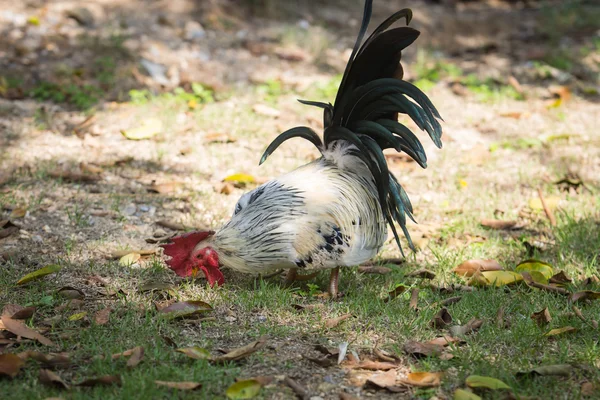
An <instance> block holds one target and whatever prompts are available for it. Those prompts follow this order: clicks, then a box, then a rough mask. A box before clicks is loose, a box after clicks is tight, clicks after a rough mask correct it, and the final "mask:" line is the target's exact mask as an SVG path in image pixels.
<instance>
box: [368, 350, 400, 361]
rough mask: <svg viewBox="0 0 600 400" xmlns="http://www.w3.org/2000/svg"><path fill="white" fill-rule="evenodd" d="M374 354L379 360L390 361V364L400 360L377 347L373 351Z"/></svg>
mask: <svg viewBox="0 0 600 400" xmlns="http://www.w3.org/2000/svg"><path fill="white" fill-rule="evenodd" d="M373 354H375V355H376V356H377V357H378V358H379V359H381V360H383V361H388V362H392V363H393V362H396V361H397V360H398V357H396V356H395V355H394V354H391V353H388V352H387V351H385V350H381V349H379V348H377V347H375V348H374V349H373Z"/></svg>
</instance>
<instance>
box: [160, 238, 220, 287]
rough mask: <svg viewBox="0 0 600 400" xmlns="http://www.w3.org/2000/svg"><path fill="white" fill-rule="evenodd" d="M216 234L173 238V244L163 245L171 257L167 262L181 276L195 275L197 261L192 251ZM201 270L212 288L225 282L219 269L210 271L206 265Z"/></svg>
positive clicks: (165, 251) (166, 253) (165, 252)
mask: <svg viewBox="0 0 600 400" xmlns="http://www.w3.org/2000/svg"><path fill="white" fill-rule="evenodd" d="M214 233H215V232H214V231H197V232H190V233H186V234H185V235H181V236H176V237H174V238H172V239H171V241H172V243H167V244H161V245H160V247H162V248H163V249H164V254H165V255H167V256H169V257H171V259H170V260H168V261H166V263H167V265H168V266H169V268H171V269H172V270H173V271H175V273H176V274H177V275H179V276H191V275H194V273H195V272H196V271H197V266H196V264H197V261H196V260H194V259H192V257H191V256H192V251H193V250H194V248H195V247H196V245H197V244H198V243H200V242H201V241H203V240H204V239H206V238H207V237H209V236H210V235H213V234H214ZM200 268H201V269H202V271H204V274H205V275H206V279H207V280H208V283H209V284H210V286H214V284H215V283H217V284H219V285H221V284H223V283H224V282H225V277H224V276H223V274H222V273H221V271H219V269H218V268H210V270H209V269H208V268H206V267H205V266H204V265H201V266H200Z"/></svg>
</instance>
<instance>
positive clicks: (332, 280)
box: [329, 267, 340, 299]
mask: <svg viewBox="0 0 600 400" xmlns="http://www.w3.org/2000/svg"><path fill="white" fill-rule="evenodd" d="M339 276H340V267H337V268H334V269H332V270H331V275H330V277H329V296H330V298H331V299H337V296H338V280H339Z"/></svg>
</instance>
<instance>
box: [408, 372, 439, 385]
mask: <svg viewBox="0 0 600 400" xmlns="http://www.w3.org/2000/svg"><path fill="white" fill-rule="evenodd" d="M442 376H444V373H443V372H411V373H409V374H408V375H407V376H406V378H405V379H400V381H401V382H402V383H404V384H406V385H410V386H417V387H433V386H439V385H440V384H441V382H442Z"/></svg>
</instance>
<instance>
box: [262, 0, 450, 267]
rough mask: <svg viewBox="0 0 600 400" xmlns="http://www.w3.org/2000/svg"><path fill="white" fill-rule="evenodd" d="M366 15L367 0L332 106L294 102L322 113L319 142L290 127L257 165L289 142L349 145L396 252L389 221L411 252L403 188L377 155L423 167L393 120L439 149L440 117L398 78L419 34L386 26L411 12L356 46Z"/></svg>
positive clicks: (415, 145) (418, 149)
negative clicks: (392, 153) (392, 154)
mask: <svg viewBox="0 0 600 400" xmlns="http://www.w3.org/2000/svg"><path fill="white" fill-rule="evenodd" d="M371 11H372V0H366V1H365V7H364V13H363V19H362V23H361V27H360V31H359V34H358V37H357V39H356V43H355V45H354V48H353V50H352V54H351V55H350V59H349V61H348V64H347V65H346V68H345V70H344V74H343V76H342V81H341V84H340V88H339V89H338V93H337V95H336V99H335V102H334V104H333V105H331V104H328V103H321V102H313V101H305V100H300V102H301V103H303V104H307V105H312V106H316V107H320V108H323V110H324V111H323V113H324V117H323V120H324V126H325V131H324V135H323V143H321V141H320V139H319V138H318V136H317V135H316V134H315V133H314V132H313V131H312V130H310V129H309V128H305V127H301V128H294V129H291V130H289V131H286V132H284V133H282V134H281V135H279V136H278V137H277V138H276V139H275V140H274V141H273V142H272V143H271V144H270V145H269V147H268V148H267V150H266V151H265V153H264V154H263V157H262V158H261V163H263V162H264V161H265V160H266V158H267V157H268V156H269V155H270V154H271V153H272V152H273V151H274V150H275V149H276V148H277V147H278V146H279V145H280V144H281V143H283V142H284V141H285V140H287V139H289V138H292V137H303V138H305V139H308V140H310V141H311V142H312V143H313V144H315V146H317V147H318V148H319V149H320V150H321V149H322V148H324V149H329V148H330V146H331V144H332V143H334V142H336V141H338V140H343V141H346V142H349V143H351V144H353V145H354V146H355V148H356V149H355V150H352V151H351V154H353V155H355V156H356V157H358V158H360V159H361V160H362V161H363V162H364V163H365V165H366V166H367V167H368V168H369V171H370V172H371V174H372V175H373V178H374V180H375V185H376V187H377V191H378V197H379V202H380V204H381V207H382V209H383V211H384V216H385V218H386V221H387V222H388V223H389V225H390V227H391V229H392V232H393V234H394V238H395V240H396V243H397V244H398V247H399V248H400V251H401V252H402V247H401V246H400V240H399V236H398V232H397V231H396V228H395V226H394V222H396V223H398V225H400V227H401V229H402V231H403V233H404V235H405V236H406V239H407V241H408V244H409V247H410V248H411V249H413V250H414V246H413V243H412V240H411V238H410V235H409V233H408V230H407V228H406V217H407V216H408V218H410V219H411V220H412V221H414V217H413V207H412V204H411V203H410V200H409V198H408V195H407V194H406V191H405V190H404V188H402V186H401V185H400V184H399V183H398V180H397V179H396V178H395V177H394V175H393V174H392V173H391V172H389V170H388V166H387V163H386V159H385V156H384V154H383V150H384V149H388V148H393V149H395V150H396V151H398V152H400V151H404V152H405V153H406V154H408V155H409V156H410V157H411V158H413V159H414V160H415V161H416V162H417V163H418V164H419V165H420V166H421V167H423V168H426V167H427V156H426V154H425V150H424V149H423V146H422V145H421V142H420V141H419V139H418V138H417V137H416V135H415V134H414V133H413V132H412V131H411V130H410V129H409V128H408V127H407V126H405V125H403V124H401V123H399V122H398V121H397V115H398V114H405V115H407V116H408V117H410V119H412V121H413V122H414V123H415V124H416V125H417V127H419V129H421V130H422V131H425V132H427V134H428V135H429V137H430V138H431V140H432V141H433V142H434V143H435V145H436V146H437V147H439V148H441V147H442V140H441V138H442V126H441V125H440V122H439V120H442V117H441V116H440V113H439V112H438V111H437V109H436V108H435V106H434V105H433V104H432V102H431V101H430V100H429V98H428V97H427V96H426V95H425V93H423V92H422V91H421V90H419V89H418V88H417V87H416V86H414V85H412V84H411V83H409V82H406V81H404V80H402V79H401V76H398V72H399V71H400V72H401V71H402V70H401V65H400V59H401V57H402V50H404V49H405V48H406V47H408V46H409V45H410V44H412V43H413V42H414V41H415V40H416V39H417V37H418V36H419V31H417V30H415V29H412V28H409V27H400V28H392V29H390V27H391V26H392V24H394V23H395V22H396V21H398V20H399V19H401V18H406V24H407V25H408V24H409V23H410V21H411V19H412V11H411V10H410V9H403V10H400V11H398V12H396V13H394V14H393V15H391V16H390V17H388V18H387V19H386V20H385V21H384V22H383V23H381V24H380V25H379V26H378V27H377V28H376V29H375V30H374V31H373V32H372V33H371V35H370V36H369V37H368V38H367V39H366V40H365V41H364V43H362V42H363V38H364V36H365V34H366V31H367V27H368V25H369V20H370V18H371ZM361 43H362V45H361ZM402 254H403V255H404V253H403V252H402Z"/></svg>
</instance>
